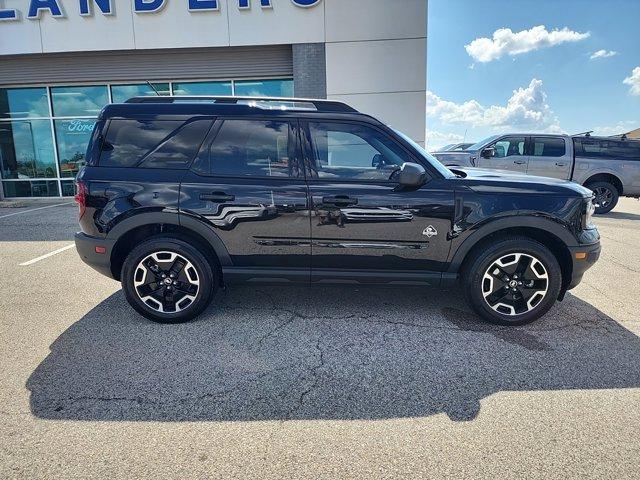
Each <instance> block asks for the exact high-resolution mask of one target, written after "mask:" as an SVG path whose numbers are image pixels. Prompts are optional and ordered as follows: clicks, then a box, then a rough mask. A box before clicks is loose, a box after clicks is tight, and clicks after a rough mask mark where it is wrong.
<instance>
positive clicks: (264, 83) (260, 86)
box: [235, 80, 293, 97]
mask: <svg viewBox="0 0 640 480" xmlns="http://www.w3.org/2000/svg"><path fill="white" fill-rule="evenodd" d="M235 94H236V95H238V96H240V97H242V96H249V97H293V80H242V81H237V82H235Z"/></svg>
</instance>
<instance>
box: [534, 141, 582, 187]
mask: <svg viewBox="0 0 640 480" xmlns="http://www.w3.org/2000/svg"><path fill="white" fill-rule="evenodd" d="M528 154H529V155H528V159H529V161H528V164H527V173H528V174H529V175H539V176H541V177H553V178H561V179H563V180H568V179H569V177H570V176H571V163H572V162H573V158H572V155H571V152H570V150H569V149H568V148H567V144H566V141H565V139H564V138H558V137H546V136H536V137H531V140H530V143H529V149H528Z"/></svg>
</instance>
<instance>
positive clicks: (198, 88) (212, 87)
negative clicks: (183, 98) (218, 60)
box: [173, 82, 232, 95]
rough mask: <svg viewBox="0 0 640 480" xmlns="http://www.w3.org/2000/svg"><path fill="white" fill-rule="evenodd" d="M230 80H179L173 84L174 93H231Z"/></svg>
mask: <svg viewBox="0 0 640 480" xmlns="http://www.w3.org/2000/svg"><path fill="white" fill-rule="evenodd" d="M231 93H232V90H231V82H180V83H174V84H173V94H174V95H231Z"/></svg>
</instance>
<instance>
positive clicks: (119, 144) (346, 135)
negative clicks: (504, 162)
mask: <svg viewBox="0 0 640 480" xmlns="http://www.w3.org/2000/svg"><path fill="white" fill-rule="evenodd" d="M77 191H78V193H77V196H76V201H77V202H78V204H79V207H80V208H79V222H80V227H81V230H82V231H81V232H79V233H78V234H77V235H76V247H77V250H78V252H79V254H80V256H81V257H82V259H83V260H84V261H85V262H86V263H88V264H89V265H91V266H92V267H93V268H95V269H96V270H98V271H99V272H101V273H103V274H105V275H107V276H109V277H111V278H114V279H116V280H119V281H120V282H121V283H122V287H123V289H124V292H125V296H126V298H127V300H128V301H129V303H130V304H131V305H132V307H133V308H134V309H136V310H137V311H138V312H140V313H141V314H142V315H144V316H145V317H147V318H149V319H151V320H154V321H157V322H165V323H170V322H183V321H187V320H189V319H192V318H194V317H195V316H196V315H198V314H199V313H201V312H202V311H203V310H204V309H205V308H206V307H207V305H208V304H209V303H210V301H211V299H212V295H213V293H214V292H215V290H216V289H217V288H218V287H220V286H222V285H226V284H233V283H242V282H250V283H255V282H268V283H273V282H280V283H285V284H291V283H304V284H311V285H321V284H325V283H334V282H335V283H339V284H354V285H359V284H374V283H375V284H384V285H423V286H425V287H428V286H431V287H451V286H453V285H454V284H456V282H459V283H460V284H461V285H462V289H463V292H464V294H465V296H466V299H467V301H468V302H469V304H470V305H471V307H472V308H473V309H474V310H475V311H476V312H478V314H480V315H481V316H482V317H483V318H485V319H486V320H488V321H491V322H495V323H499V324H505V325H520V324H524V323H527V322H531V321H533V320H535V319H537V318H538V317H540V316H541V315H543V314H544V313H545V312H546V311H547V310H548V309H549V308H550V307H551V306H552V305H553V304H554V303H555V301H556V300H557V299H560V300H561V299H562V298H563V296H564V294H565V292H566V291H567V290H569V289H571V288H573V287H575V286H576V285H577V284H578V283H579V282H580V280H581V278H582V275H583V273H584V272H585V271H586V270H587V269H588V268H589V267H590V266H591V265H592V264H593V263H594V262H595V261H596V260H597V259H598V256H599V253H600V242H599V235H598V231H597V230H596V228H595V227H594V225H593V223H592V222H591V215H592V212H593V202H592V192H591V191H589V190H587V189H586V188H583V187H581V186H580V185H577V184H575V183H572V182H567V181H562V180H556V181H549V180H548V179H540V178H536V177H531V176H526V175H510V174H508V173H505V174H497V173H495V172H490V171H489V172H487V171H474V169H469V170H468V171H466V170H465V169H461V170H460V172H459V173H458V174H454V173H453V172H452V171H451V170H449V169H447V168H446V167H444V166H443V165H442V164H440V163H439V162H438V161H437V160H436V159H435V158H434V157H432V156H431V155H429V154H428V153H426V152H425V151H424V150H423V149H422V148H421V147H420V146H418V145H417V144H416V143H415V142H413V141H412V140H410V139H409V138H408V137H406V136H405V135H403V134H402V133H400V132H397V131H395V130H393V129H391V128H390V127H388V126H386V125H385V124H383V123H381V122H380V121H378V120H376V119H374V118H372V117H370V116H368V115H364V114H362V113H359V112H357V111H356V110H354V109H353V108H351V107H349V106H348V105H346V104H343V103H340V102H335V101H326V100H324V101H322V100H296V99H290V100H286V101H285V100H282V99H268V98H264V99H246V98H242V97H230V98H227V97H211V99H210V100H209V101H208V102H207V101H204V100H203V98H201V97H194V98H192V97H156V98H152V97H144V98H133V99H130V100H129V101H128V102H127V103H125V104H112V105H108V106H107V107H105V108H104V109H103V110H102V112H101V113H100V116H99V118H98V120H97V122H96V125H95V129H94V131H93V133H92V137H91V141H90V144H89V147H88V151H87V155H86V165H85V166H84V167H83V168H82V170H81V171H80V173H79V174H78V177H77Z"/></svg>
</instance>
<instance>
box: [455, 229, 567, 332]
mask: <svg viewBox="0 0 640 480" xmlns="http://www.w3.org/2000/svg"><path fill="white" fill-rule="evenodd" d="M512 262H515V263H512ZM522 265H525V266H526V268H525V269H524V270H522ZM534 268H535V270H534ZM505 279H506V280H505ZM514 282H515V283H514ZM518 282H520V283H518ZM462 286H463V289H464V294H465V298H466V300H467V303H468V304H469V306H470V307H471V308H472V309H473V310H474V311H475V312H476V313H477V314H478V315H480V316H481V317H482V318H483V319H485V320H487V321H488V322H491V323H496V324H498V325H524V324H527V323H530V322H533V321H534V320H537V319H538V318H540V317H541V316H543V315H544V314H545V313H547V311H549V309H550V308H551V307H552V306H553V304H554V303H555V302H556V299H557V298H558V295H559V293H560V288H561V286H562V271H561V270H560V265H559V264H558V260H557V259H556V257H555V256H554V255H553V253H551V251H549V249H548V248H547V247H545V246H544V245H542V244H541V243H539V242H537V241H535V240H532V239H530V238H528V237H511V236H510V237H503V238H498V239H496V240H495V241H494V243H492V244H490V245H488V246H486V248H479V249H477V250H476V251H475V252H474V253H473V254H472V256H471V258H469V259H468V261H466V262H465V268H464V269H463V272H462ZM505 287H507V288H506V289H505ZM514 288H515V289H516V290H513V289H514ZM505 294H506V295H505ZM496 299H497V300H496Z"/></svg>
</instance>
